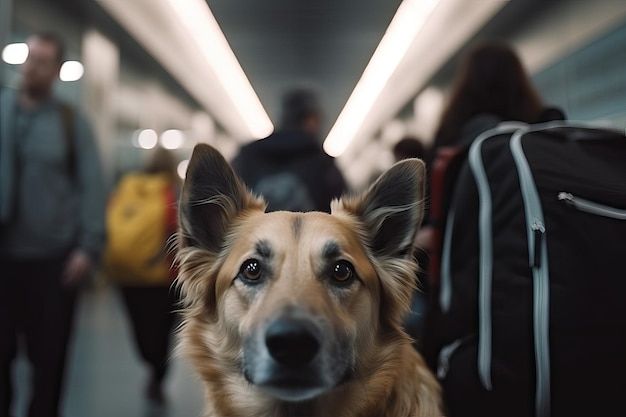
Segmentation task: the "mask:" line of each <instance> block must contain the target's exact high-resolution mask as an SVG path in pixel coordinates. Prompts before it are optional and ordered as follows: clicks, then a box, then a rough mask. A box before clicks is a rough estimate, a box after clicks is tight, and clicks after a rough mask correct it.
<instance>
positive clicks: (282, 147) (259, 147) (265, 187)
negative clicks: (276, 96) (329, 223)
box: [232, 130, 346, 212]
mask: <svg viewBox="0 0 626 417" xmlns="http://www.w3.org/2000/svg"><path fill="white" fill-rule="evenodd" d="M232 165H233V168H234V169H235V171H236V172H237V174H238V175H239V176H240V177H241V178H242V179H243V181H244V182H245V183H246V185H248V187H250V188H252V190H253V191H254V192H256V193H258V194H261V195H263V197H264V198H265V199H266V201H267V202H268V210H269V211H274V210H290V211H325V212H329V211H330V202H331V200H332V199H334V198H337V197H340V196H341V194H342V193H343V192H344V191H345V190H346V183H345V180H344V178H343V176H342V175H341V172H340V171H339V169H338V168H337V166H336V165H335V161H334V159H333V158H332V157H330V156H328V155H327V154H326V153H324V151H323V150H322V148H321V147H320V145H319V143H318V142H317V140H316V139H315V138H314V137H313V136H310V135H308V134H306V133H304V132H300V131H294V130H292V131H278V132H275V133H273V134H272V135H270V136H269V137H267V138H265V139H261V140H259V141H256V142H252V143H250V144H247V145H245V146H243V147H242V148H241V150H240V152H239V155H237V157H236V158H235V159H234V161H233V163H232Z"/></svg>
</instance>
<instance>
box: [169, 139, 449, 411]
mask: <svg viewBox="0 0 626 417" xmlns="http://www.w3.org/2000/svg"><path fill="white" fill-rule="evenodd" d="M216 153H217V151H215V150H213V149H211V148H209V147H208V146H206V145H204V146H202V147H201V148H197V149H196V150H194V156H193V157H192V160H191V163H190V168H189V171H188V174H187V175H188V177H187V183H186V184H185V189H184V192H183V198H182V203H181V225H182V226H181V233H180V238H179V249H178V255H177V259H178V264H179V268H180V274H179V278H178V283H179V285H180V286H181V288H182V291H183V295H184V298H185V305H186V308H185V313H184V314H185V320H184V323H183V325H182V326H181V331H180V340H181V342H180V346H179V350H180V352H181V353H182V354H183V355H184V356H186V357H188V358H189V359H190V360H191V363H192V365H193V366H194V368H195V369H196V371H197V372H198V373H199V375H200V378H201V379H202V380H203V381H204V383H205V384H206V399H207V408H206V416H215V417H265V416H266V417H270V416H276V417H327V416H337V417H414V416H415V417H417V416H428V417H434V416H440V415H441V411H440V390H439V386H438V384H437V381H436V380H435V378H434V377H433V375H432V374H431V373H430V372H429V371H428V370H427V368H426V366H425V364H424V362H423V360H422V358H421V357H420V356H419V354H418V353H417V352H416V351H415V350H414V348H413V347H412V344H411V340H410V338H409V337H408V336H407V335H406V334H405V333H404V332H403V330H402V329H401V319H402V317H403V316H404V315H405V314H406V313H407V312H408V309H409V304H410V297H411V292H412V291H413V285H414V284H413V282H414V271H415V269H416V267H417V265H416V264H415V262H414V261H413V260H412V259H411V257H410V256H406V255H404V254H403V253H404V252H403V251H404V249H406V248H404V246H406V244H407V243H408V244H410V245H412V240H413V238H414V236H415V233H416V232H417V225H418V224H419V221H420V219H421V215H422V208H421V199H422V195H423V172H424V170H423V165H422V164H421V162H419V161H416V160H414V161H410V162H407V163H403V164H404V165H401V166H399V167H398V166H396V167H394V168H392V169H395V171H393V172H392V173H391V174H390V175H387V176H386V177H385V178H382V179H381V180H380V181H379V183H377V185H374V186H373V187H372V189H370V191H369V192H368V193H366V194H364V195H363V196H361V197H360V198H353V199H343V200H341V201H336V202H334V203H333V205H332V214H331V215H328V214H324V213H290V212H274V213H265V212H264V205H263V203H262V201H261V200H259V199H256V198H254V197H253V196H252V195H251V194H249V193H248V192H247V191H245V188H243V186H242V185H241V184H239V183H238V180H237V179H236V177H235V176H234V175H233V174H232V172H231V171H230V168H229V167H228V166H227V165H226V164H225V161H223V160H222V159H220V158H221V157H219V156H216ZM218 155H219V154H218ZM207 160H211V162H210V164H209V165H206V164H205V162H206V161H207ZM211 170H227V171H229V172H227V173H226V174H225V175H224V176H223V177H222V178H219V179H217V180H211V178H212V177H215V174H214V173H213V172H212V171H211ZM396 175H397V176H398V177H397V178H396ZM396 180H398V181H401V182H402V181H406V183H403V184H398V186H399V187H403V188H406V187H407V186H408V187H409V191H408V193H410V194H411V193H412V194H411V195H410V196H409V197H411V199H412V200H413V201H401V200H400V201H395V197H394V196H393V194H394V193H393V192H391V191H393V190H389V187H390V185H393V183H394V182H396ZM211 181H217V183H216V184H212V185H211V186H209V187H205V186H204V183H205V182H211ZM200 185H202V186H200ZM410 187H413V188H414V189H413V188H410ZM222 193H224V194H222ZM399 194H402V193H401V192H400V193H399ZM405 194H406V193H405ZM413 194H414V195H413ZM386 200H389V201H390V202H391V203H390V204H385V201H386ZM381 201H382V203H381ZM395 203H398V204H395ZM394 204H395V205H394ZM394 216H399V219H400V220H401V221H400V223H398V224H394V223H393V222H392V221H387V220H388V219H393V218H395V217H394ZM401 216H405V217H401ZM402 221H405V222H406V224H414V225H415V228H414V230H412V228H411V227H408V229H411V230H404V229H406V228H405V227H402V228H401V229H403V230H398V231H397V232H398V233H397V235H399V236H400V237H399V238H396V237H395V234H394V233H393V232H395V230H394V228H396V229H397V228H398V226H401V225H406V224H405V223H402ZM211 222H224V224H223V225H220V226H219V227H217V228H216V227H214V226H215V225H213V224H212V223H211ZM204 228H209V229H211V230H213V231H214V233H213V234H210V235H209V234H207V235H203V234H202V233H203V231H204ZM390 228H391V229H390ZM387 229H390V230H387ZM390 232H392V233H390ZM403 233H406V236H405V235H403ZM203 236H204V239H205V240H210V239H216V240H217V242H219V249H216V247H217V246H215V245H213V244H212V243H215V242H212V243H211V242H207V243H205V242H203V241H202V237H203ZM388 239H391V240H390V241H388ZM409 240H410V242H409ZM259 242H261V243H259ZM377 242H378V243H377ZM393 245H397V247H396V246H393ZM393 249H398V253H396V252H394V250H393ZM259 251H260V252H262V253H265V251H267V252H268V255H267V257H268V259H271V262H270V261H265V260H264V261H263V262H264V263H263V266H264V268H266V269H264V270H263V271H264V275H263V279H264V281H263V282H262V284H261V285H249V284H246V281H245V280H243V279H241V278H237V277H238V276H239V275H238V272H239V271H240V267H241V265H242V262H244V261H246V260H247V259H250V258H258V257H261V256H260V255H259ZM325 251H326V252H325ZM261 258H262V259H265V258H263V257H261ZM328 258H332V259H340V260H346V261H349V262H350V263H351V264H352V265H353V266H354V270H355V273H356V276H357V277H358V278H357V279H355V280H354V281H353V282H352V283H351V284H350V285H347V286H345V287H340V288H339V289H338V287H336V286H334V284H333V283H329V281H328V279H327V275H328V273H327V272H328V268H327V265H329V264H336V262H335V261H333V260H330V261H329V260H328ZM292 310H297V311H299V312H302V314H304V315H305V316H306V317H307V318H309V316H310V317H312V318H313V320H319V321H320V322H321V323H325V324H324V325H323V326H326V327H323V326H322V325H321V326H322V327H323V329H324V331H323V333H322V334H323V335H324V337H325V338H328V339H333V338H336V339H337V340H341V341H343V342H345V343H347V344H346V345H345V346H347V347H346V348H345V349H344V345H341V346H342V350H341V351H340V352H341V353H342V354H344V353H346V352H347V351H349V352H350V355H349V356H346V361H349V362H350V366H348V368H349V369H348V370H349V371H350V372H349V374H350V376H349V377H348V378H346V379H341V380H337V383H336V384H334V385H333V386H332V387H330V388H328V389H325V390H324V391H323V392H321V393H320V394H319V395H315V396H314V397H312V398H306V399H304V400H302V401H284V400H281V399H279V398H276V397H275V396H273V395H271V394H270V393H268V391H267V390H266V389H263V387H260V386H257V385H256V384H255V383H250V382H249V381H248V380H246V377H244V373H243V369H244V368H246V367H252V365H250V363H249V362H250V361H251V359H250V358H249V357H246V354H248V356H252V354H251V353H250V352H251V351H252V352H256V350H258V349H259V348H258V347H257V344H254V343H253V344H252V348H250V349H251V350H249V351H247V350H246V348H245V347H244V345H245V341H246V340H256V339H250V337H251V335H253V334H255V332H259V331H261V330H259V329H265V328H266V326H267V323H271V322H272V320H274V319H275V318H276V317H282V316H285V315H286V314H288V313H285V312H286V311H292ZM299 314H300V313H299ZM264 326H265V327H264ZM261 336H262V335H261ZM324 343H326V342H324ZM329 343H330V342H329ZM337 343H338V342H337ZM329 346H330V347H328V349H331V348H332V346H334V345H329ZM325 348H326V345H323V347H321V348H320V349H321V350H323V349H325ZM246 352H248V353H246ZM322 353H324V352H321V353H319V356H321V355H322ZM328 357H329V358H330V359H329V360H331V359H332V358H333V355H331V354H329V355H328ZM254 358H255V360H258V358H257V356H254ZM320 360H321V359H320ZM257 365H258V364H257ZM259 366H261V368H262V369H265V368H264V367H263V364H262V363H261V364H260V365H259ZM252 369H256V368H254V367H252ZM329 369H330V368H329ZM332 369H334V368H332ZM261 374H262V375H264V373H263V372H261ZM270 374H271V372H270ZM249 378H250V377H249ZM252 378H253V379H254V377H252Z"/></svg>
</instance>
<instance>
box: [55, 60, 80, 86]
mask: <svg viewBox="0 0 626 417" xmlns="http://www.w3.org/2000/svg"><path fill="white" fill-rule="evenodd" d="M84 73H85V67H83V64H81V63H80V62H78V61H65V62H64V63H63V65H61V70H60V71H59V78H60V79H61V81H78V80H80V79H81V78H82V77H83V74H84Z"/></svg>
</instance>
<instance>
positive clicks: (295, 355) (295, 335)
mask: <svg viewBox="0 0 626 417" xmlns="http://www.w3.org/2000/svg"><path fill="white" fill-rule="evenodd" d="M265 345H266V346H267V349H268V350H269V352H270V355H272V357H273V358H274V359H275V360H276V361H277V362H279V363H281V364H283V365H287V366H298V365H306V364H307V363H309V362H311V360H312V359H313V358H314V357H315V355H316V354H317V352H318V351H319V348H320V342H319V340H318V338H317V337H315V334H314V332H313V329H312V326H311V325H310V324H309V323H306V322H304V321H302V320H294V319H279V320H276V321H274V323H272V324H271V325H270V326H269V327H268V328H267V331H266V333H265Z"/></svg>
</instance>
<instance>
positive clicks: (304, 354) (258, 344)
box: [243, 309, 350, 402]
mask: <svg viewBox="0 0 626 417" xmlns="http://www.w3.org/2000/svg"><path fill="white" fill-rule="evenodd" d="M344 339H345V336H344V337H343V338H342V337H341V335H339V334H338V333H337V332H336V331H333V330H331V328H330V325H329V324H328V323H327V322H326V321H324V320H323V319H321V318H319V317H316V316H314V315H311V314H307V313H306V312H303V311H299V310H296V311H294V310H291V309H290V310H287V311H284V312H283V313H282V314H280V315H278V316H276V317H275V318H273V319H272V320H270V321H268V322H265V324H264V325H260V326H259V327H257V328H256V329H255V330H254V331H253V332H252V333H251V334H249V335H248V337H247V338H246V340H245V347H244V363H243V368H244V374H245V377H246V379H248V381H249V382H250V383H252V384H254V385H256V386H258V387H259V388H261V389H262V390H264V391H266V392H267V393H269V394H270V395H272V396H273V397H276V398H278V399H280V400H283V401H291V402H293V401H304V400H308V399H311V398H313V397H315V396H318V395H320V394H321V393H323V392H325V391H327V390H329V389H331V388H333V387H335V386H336V385H338V384H339V383H340V382H341V380H342V378H343V377H344V375H345V374H346V370H347V369H348V367H349V362H350V360H349V359H348V357H347V356H346V355H347V352H349V351H350V349H347V348H346V347H347V346H346V345H347V343H346V340H344Z"/></svg>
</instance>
